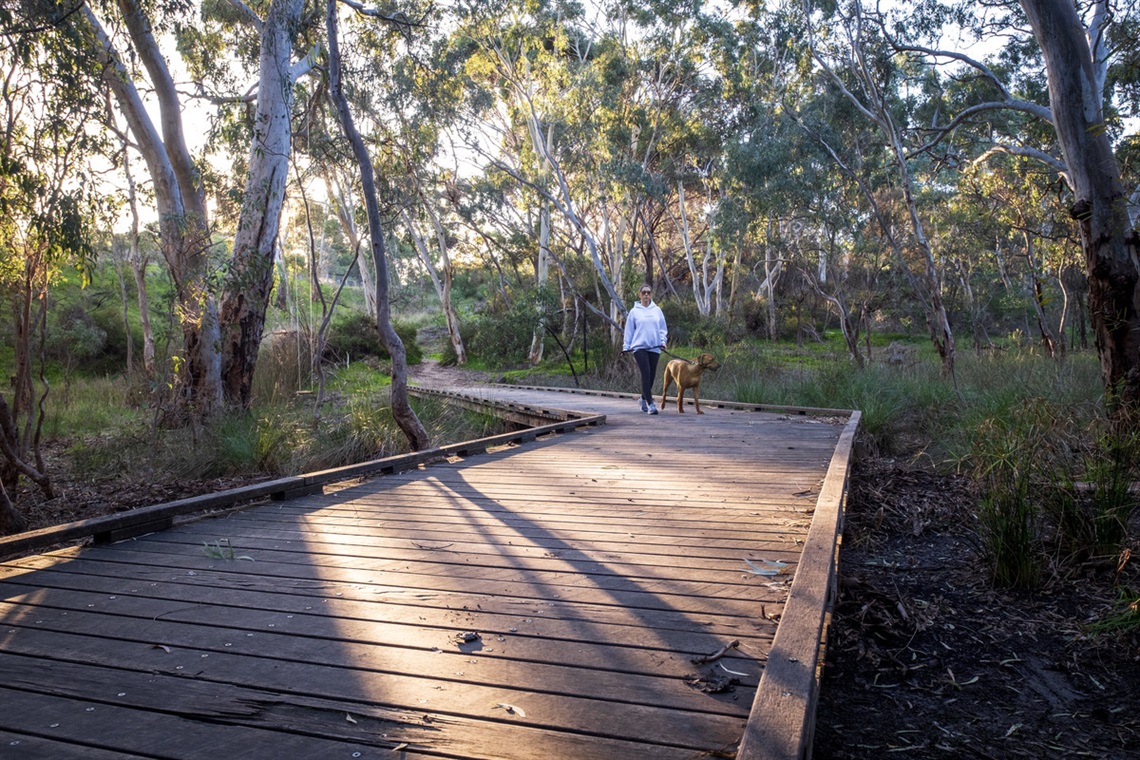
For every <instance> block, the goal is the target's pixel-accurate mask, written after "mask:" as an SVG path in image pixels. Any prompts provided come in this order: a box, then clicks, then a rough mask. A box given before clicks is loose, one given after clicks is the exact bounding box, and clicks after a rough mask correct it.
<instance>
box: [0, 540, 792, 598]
mask: <svg viewBox="0 0 1140 760" xmlns="http://www.w3.org/2000/svg"><path fill="white" fill-rule="evenodd" d="M233 535H234V532H233V531H228V532H227V533H226V534H224V535H223V534H221V533H220V532H212V533H211V532H206V533H190V534H188V533H186V532H185V531H182V530H180V531H177V532H170V533H164V534H160V535H156V536H153V537H150V538H149V539H148V540H147V541H146V542H132V543H131V544H130V545H127V546H124V547H120V548H119V549H117V550H116V554H115V555H114V557H115V559H114V560H109V561H114V562H136V563H138V564H161V563H163V562H167V561H169V562H171V563H173V564H174V565H175V566H179V567H186V566H191V567H198V565H197V564H196V562H197V561H200V560H201V559H202V558H203V557H206V556H207V555H206V545H207V544H213V545H216V544H217V542H218V541H220V540H222V539H224V538H228V537H230V536H233ZM324 538H325V537H324V536H323V535H321V534H317V535H316V536H305V537H300V536H299V537H295V538H291V539H288V540H281V539H274V538H268V539H263V538H260V537H257V536H253V535H249V534H247V533H244V532H243V533H242V534H241V536H240V538H238V539H237V543H231V544H230V546H229V548H231V549H232V550H233V552H234V555H235V556H250V557H251V558H252V559H253V560H254V561H257V562H282V563H290V562H292V563H300V564H302V565H305V566H308V567H311V568H313V569H314V572H315V571H316V569H318V568H325V567H332V568H336V567H354V568H357V569H361V570H370V571H373V572H384V571H386V570H398V569H401V568H403V569H409V570H410V569H413V568H414V569H415V570H416V571H417V572H428V573H430V574H434V575H450V574H454V573H456V572H457V568H459V569H460V570H459V572H467V571H468V570H467V569H468V568H483V569H486V570H502V571H505V572H508V573H509V572H511V571H514V572H516V573H517V572H520V571H525V572H528V573H548V572H559V571H561V572H569V573H574V574H575V575H577V576H582V577H585V576H591V577H593V576H601V577H603V578H607V577H615V578H628V579H631V580H634V581H636V580H641V579H650V580H655V579H660V578H663V577H677V578H682V579H685V580H688V581H692V582H702V581H703V582H715V583H725V584H730V585H732V584H736V585H754V584H756V583H757V582H760V583H761V584H765V583H768V582H770V581H771V580H781V578H780V577H777V578H764V577H762V576H761V577H758V576H755V575H752V574H750V573H749V572H748V566H747V564H746V563H745V562H744V559H745V558H748V559H749V560H780V561H784V562H787V563H789V565H791V564H794V563H795V562H796V561H797V560H798V559H799V552H798V551H794V550H790V549H789V548H788V544H789V542H788V540H787V539H786V537H784V538H783V539H781V540H779V541H777V540H775V539H774V538H772V539H770V540H769V539H765V538H764V537H762V536H756V541H755V545H754V547H753V549H752V550H751V551H748V552H745V553H741V554H723V553H722V554H721V555H720V556H717V557H700V556H695V557H691V556H683V555H679V554H667V555H662V554H642V553H634V552H623V553H620V554H618V553H613V552H610V553H605V552H599V551H583V550H580V549H567V548H558V549H551V550H544V551H535V549H534V548H533V547H524V546H517V547H516V546H514V545H513V544H507V545H505V546H504V545H502V544H499V545H487V544H482V543H480V544H475V543H465V542H458V541H453V540H442V541H426V540H424V541H415V542H412V541H402V540H401V541H380V540H377V541H373V542H371V543H368V544H362V543H356V544H346V543H345V542H343V541H337V540H332V541H325V540H324ZM330 538H333V539H335V538H336V537H335V536H330ZM769 544H770V547H771V548H768V545H769ZM211 551H214V550H213V549H212V550H211ZM148 554H157V555H172V556H173V557H175V558H174V559H170V560H164V559H160V558H157V557H155V558H151V557H147V556H145V555H148ZM136 555H137V556H136ZM76 556H79V555H77V554H72V553H70V550H68V553H60V554H55V555H41V556H39V557H28V558H23V559H19V560H11V561H9V562H8V563H0V578H4V577H6V576H8V575H12V574H20V573H22V572H25V570H26V569H28V568H47V567H52V566H54V565H56V564H59V563H60V561H61V560H62V559H63V558H64V557H76ZM105 557H106V555H98V554H85V555H83V559H82V560H81V561H102V560H104V558H105ZM218 566H219V567H224V565H218ZM238 568H239V571H241V572H244V571H245V569H246V568H245V566H244V565H239V566H238ZM791 570H792V568H791V567H789V574H790V571H791ZM92 572H96V573H97V572H100V571H99V570H98V569H93V570H92ZM485 577H495V576H493V575H491V576H485Z"/></svg>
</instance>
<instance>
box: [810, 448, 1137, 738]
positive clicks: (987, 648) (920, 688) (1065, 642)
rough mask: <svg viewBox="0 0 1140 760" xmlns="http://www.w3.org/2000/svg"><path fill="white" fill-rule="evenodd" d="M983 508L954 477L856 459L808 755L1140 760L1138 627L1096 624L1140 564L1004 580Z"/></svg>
mask: <svg viewBox="0 0 1140 760" xmlns="http://www.w3.org/2000/svg"><path fill="white" fill-rule="evenodd" d="M975 503H976V500H975V497H974V496H973V494H972V493H971V492H970V490H969V488H968V487H967V484H966V483H965V482H964V481H962V480H960V479H957V478H953V477H944V476H939V475H935V474H933V473H930V472H924V471H914V470H908V469H905V468H903V467H900V466H898V465H897V464H895V463H893V462H890V461H883V460H878V461H871V462H863V463H861V464H859V465H857V466H856V469H855V472H854V476H853V480H852V486H851V491H850V497H849V502H848V512H847V518H846V524H845V530H844V538H843V541H844V543H843V548H842V551H841V555H840V576H841V580H840V594H839V600H838V604H837V605H836V609H835V613H834V617H833V619H832V623H831V628H830V639H829V644H828V652H827V659H826V665H825V668H824V673H823V685H822V689H821V694H820V704H819V710H818V713H817V716H816V733H815V754H814V756H815V757H816V758H835V759H837V760H839V759H844V758H885V757H893V756H901V757H906V758H919V759H925V758H992V759H993V760H999V759H1002V758H1023V757H1026V758H1079V757H1090V758H1105V759H1107V758H1140V628H1137V627H1136V626H1135V625H1134V626H1133V629H1132V631H1131V632H1117V633H1110V634H1100V635H1094V634H1093V633H1091V632H1090V630H1089V627H1088V626H1089V624H1090V623H1092V622H1094V621H1097V620H1100V619H1102V618H1103V617H1104V616H1106V615H1108V614H1109V613H1111V612H1112V611H1113V610H1119V609H1120V605H1119V603H1118V600H1119V598H1120V592H1121V590H1122V589H1125V588H1130V589H1135V588H1137V587H1138V580H1140V568H1138V567H1137V563H1136V562H1132V561H1130V555H1129V553H1128V552H1125V553H1123V554H1122V555H1121V557H1119V558H1117V561H1116V562H1114V563H1107V566H1106V565H1105V564H1101V565H1100V566H1097V567H1089V568H1078V569H1077V570H1076V571H1064V572H1063V571H1062V569H1061V568H1055V569H1054V572H1053V574H1052V576H1051V577H1050V578H1048V579H1047V581H1046V582H1045V584H1044V585H1043V586H1042V587H1040V588H1038V589H1036V590H1035V591H1033V592H1025V593H1013V592H1008V591H1002V590H999V589H995V588H994V587H993V584H992V583H991V582H990V579H989V577H988V575H987V572H986V566H985V563H984V562H983V561H982V558H981V557H980V554H979V546H978V543H977V538H976V536H977V534H976V532H975V531H974V530H973V526H974V524H975V521H974V517H973V513H974V507H975ZM1135 535H1136V533H1135V531H1134V532H1133V536H1134V537H1135ZM1133 540H1134V541H1135V538H1134V539H1133ZM1136 549H1137V547H1136V546H1135V545H1134V546H1132V547H1131V551H1132V552H1133V553H1134V552H1135V551H1136Z"/></svg>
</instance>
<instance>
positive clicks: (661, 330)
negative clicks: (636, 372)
mask: <svg viewBox="0 0 1140 760" xmlns="http://www.w3.org/2000/svg"><path fill="white" fill-rule="evenodd" d="M668 338H669V328H667V327H666V326H665V315H664V314H662V313H661V308H660V307H659V306H658V305H657V304H655V303H653V302H652V301H650V302H649V305H648V306H642V305H641V302H638V303H635V304H634V305H633V308H632V309H630V310H629V314H627V315H626V318H625V340H624V341H623V344H622V351H637V350H638V349H642V348H647V349H649V350H650V351H653V352H654V353H658V352H660V349H661V347H662V346H664V345H665V342H666V341H667V340H668Z"/></svg>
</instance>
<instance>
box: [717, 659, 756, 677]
mask: <svg viewBox="0 0 1140 760" xmlns="http://www.w3.org/2000/svg"><path fill="white" fill-rule="evenodd" d="M717 665H720V669H721V670H723V671H724V672H725V673H731V674H732V675H734V676H743V677H745V678H747V677H748V674H747V673H741V672H740V671H739V670H729V669H728V668H726V667H725V666H724V663H723V662H718V663H717Z"/></svg>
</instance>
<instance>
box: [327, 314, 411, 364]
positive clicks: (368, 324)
mask: <svg viewBox="0 0 1140 760" xmlns="http://www.w3.org/2000/svg"><path fill="white" fill-rule="evenodd" d="M392 326H393V327H394V328H395V329H396V334H397V335H399V336H400V340H401V341H402V342H403V344H404V351H405V352H406V353H407V357H408V364H419V363H420V362H421V361H423V352H422V351H421V350H420V346H419V344H418V343H417V342H416V329H415V328H414V327H412V326H411V325H407V324H403V323H401V322H393V323H392ZM369 356H371V357H375V358H377V359H391V357H390V356H388V350H387V349H386V348H384V344H383V343H382V342H381V340H380V332H379V331H378V330H377V329H376V321H375V320H374V319H373V318H372V317H370V316H368V315H367V314H365V313H364V312H360V311H351V312H346V313H344V314H342V315H341V316H339V317H335V318H334V319H333V321H332V324H330V325H329V331H328V335H327V337H326V339H325V350H324V354H322V357H321V358H322V359H323V360H324V361H330V362H336V363H343V362H349V361H356V360H358V359H364V358H366V357H369Z"/></svg>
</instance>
